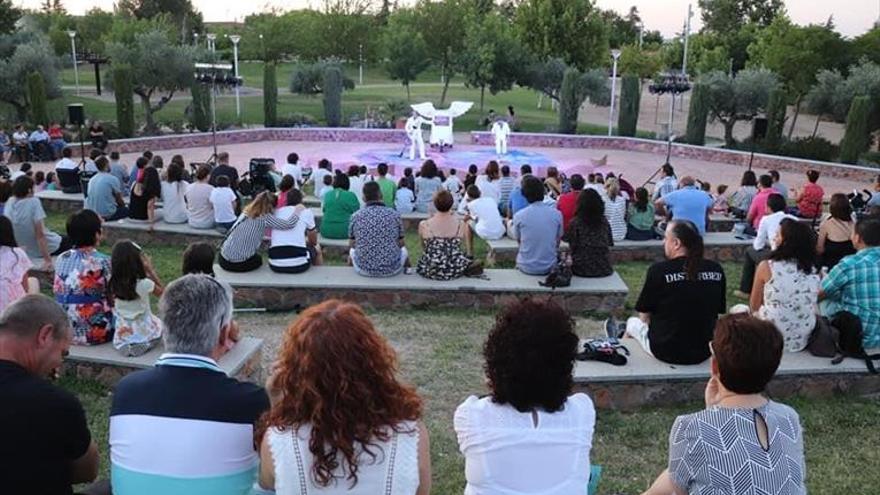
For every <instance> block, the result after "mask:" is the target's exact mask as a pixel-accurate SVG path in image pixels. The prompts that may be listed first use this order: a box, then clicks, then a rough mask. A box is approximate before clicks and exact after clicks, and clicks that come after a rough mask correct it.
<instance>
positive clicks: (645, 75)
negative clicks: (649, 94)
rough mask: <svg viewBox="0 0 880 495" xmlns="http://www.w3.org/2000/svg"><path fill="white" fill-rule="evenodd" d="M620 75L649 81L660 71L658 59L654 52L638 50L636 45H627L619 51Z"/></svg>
mask: <svg viewBox="0 0 880 495" xmlns="http://www.w3.org/2000/svg"><path fill="white" fill-rule="evenodd" d="M618 63H619V65H620V74H622V75H625V76H626V75H633V76H638V77H639V78H641V79H649V78H651V77H653V76H654V74H656V73H657V72H658V71H659V70H660V64H661V62H660V58H659V56H658V53H656V52H648V51H646V50H640V49H639V47H638V46H636V45H627V46H625V47H623V49H622V50H621V51H620V61H619V62H618Z"/></svg>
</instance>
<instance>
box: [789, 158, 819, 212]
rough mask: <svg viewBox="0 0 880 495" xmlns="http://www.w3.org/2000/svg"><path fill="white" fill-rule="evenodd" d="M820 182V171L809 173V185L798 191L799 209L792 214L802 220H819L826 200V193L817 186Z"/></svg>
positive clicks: (809, 171)
mask: <svg viewBox="0 0 880 495" xmlns="http://www.w3.org/2000/svg"><path fill="white" fill-rule="evenodd" d="M818 181H819V171H818V170H808V171H807V183H806V184H804V187H803V189H801V190H800V191H798V193H797V197H796V202H797V207H796V208H794V211H792V213H793V214H794V215H797V216H799V217H801V218H818V217H819V216H820V215H822V202H823V201H824V199H825V191H824V190H823V189H822V186H820V185H819V184H817V182H818Z"/></svg>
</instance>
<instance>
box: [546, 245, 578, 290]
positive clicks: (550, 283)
mask: <svg viewBox="0 0 880 495" xmlns="http://www.w3.org/2000/svg"><path fill="white" fill-rule="evenodd" d="M571 277H572V273H571V264H569V263H568V260H567V259H566V257H565V255H564V254H563V253H561V252H560V253H559V255H558V257H557V261H556V266H554V267H553V269H552V270H550V273H549V274H547V278H545V279H544V281H543V282H538V285H540V286H541V287H550V288H551V289H556V288H559V287H569V286H570V285H571Z"/></svg>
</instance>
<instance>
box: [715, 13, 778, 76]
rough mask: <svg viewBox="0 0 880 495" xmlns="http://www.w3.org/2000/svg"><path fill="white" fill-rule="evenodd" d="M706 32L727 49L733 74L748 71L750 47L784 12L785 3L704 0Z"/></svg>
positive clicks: (716, 42) (717, 44) (716, 44)
mask: <svg viewBox="0 0 880 495" xmlns="http://www.w3.org/2000/svg"><path fill="white" fill-rule="evenodd" d="M699 6H700V9H701V11H702V19H703V29H702V31H701V32H700V33H701V34H710V35H713V36H714V37H715V39H714V44H713V46H712V47H710V48H714V47H715V46H719V45H720V46H723V47H724V49H725V50H726V51H727V55H728V57H730V60H732V61H733V64H732V66H733V71H734V72H738V71H739V70H741V69H743V68H745V67H746V62H747V61H748V57H749V54H748V47H749V45H751V44H752V43H753V42H754V40H755V38H756V37H757V35H758V33H759V32H760V31H761V30H762V29H763V28H765V27H767V26H769V25H770V24H771V23H772V22H773V20H774V19H775V18H776V17H777V16H778V15H780V14H781V13H783V12H784V5H783V2H782V0H700V1H699Z"/></svg>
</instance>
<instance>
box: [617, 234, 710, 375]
mask: <svg viewBox="0 0 880 495" xmlns="http://www.w3.org/2000/svg"><path fill="white" fill-rule="evenodd" d="M663 248H664V251H665V253H666V258H667V261H660V262H657V263H654V264H653V265H651V267H650V268H649V269H648V274H647V276H646V277H645V285H644V286H643V287H642V292H641V294H640V295H639V300H638V302H636V311H638V312H639V315H638V316H634V317H631V318H629V319H628V320H627V322H626V325H621V324H618V323H617V322H615V321H614V320H613V319H609V320H606V322H605V331H606V333H608V335H609V336H610V337H622V336H623V335H624V333H625V334H626V335H628V336H629V337H632V338H634V339H636V340H638V342H639V343H640V344H641V345H642V347H644V349H645V352H647V353H648V354H651V355H653V356H654V357H656V358H657V359H659V360H661V361H664V362H667V363H671V364H697V363H701V362H703V361H705V360H706V359H708V358H709V342H710V341H711V340H712V334H713V331H714V329H715V322H716V321H717V319H718V315H719V314H723V313H725V312H726V311H727V306H726V304H727V301H726V293H725V290H726V289H725V288H726V282H725V277H724V269H723V268H721V265H719V264H718V263H716V262H714V261H710V260H707V259H703V238H702V237H701V236H700V233H699V231H698V230H697V228H696V227H695V226H694V224H693V223H691V222H689V221H687V220H673V221H671V222H669V225H667V227H666V235H665V237H664V240H663Z"/></svg>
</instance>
